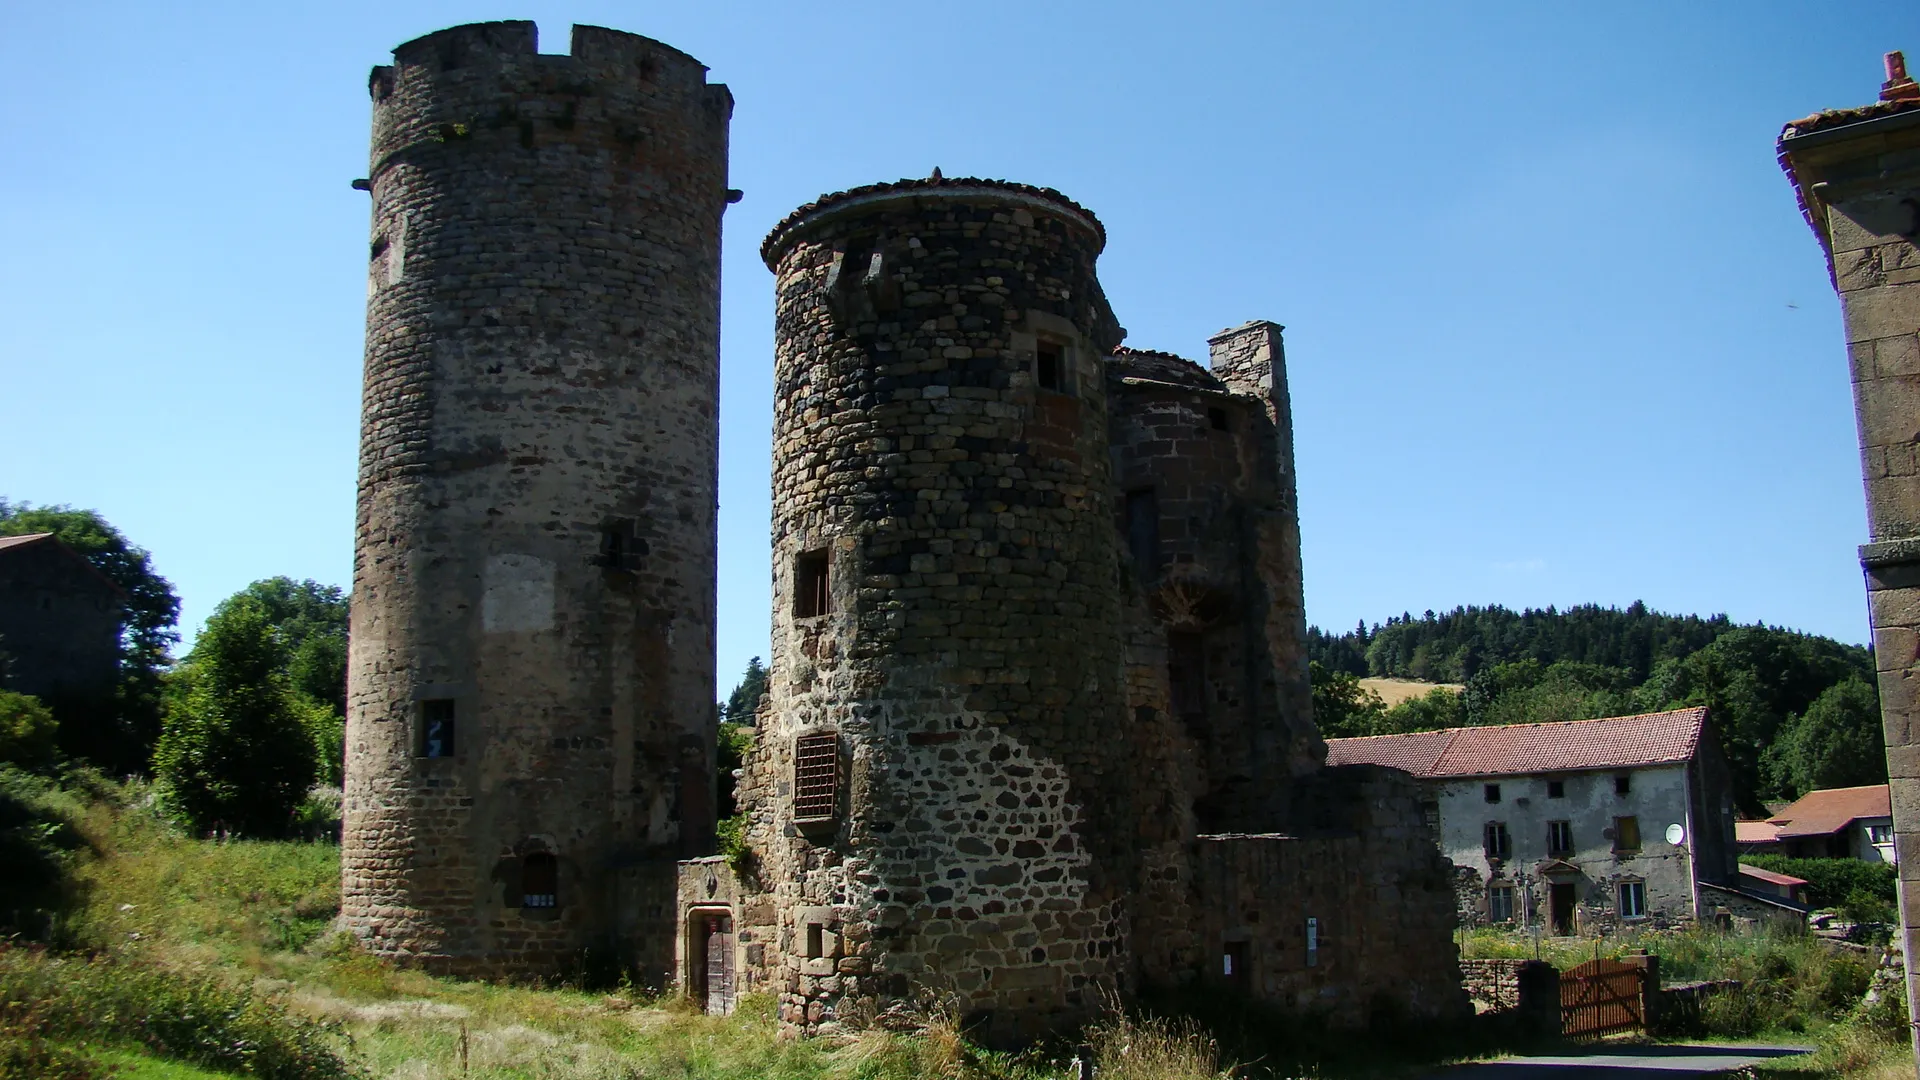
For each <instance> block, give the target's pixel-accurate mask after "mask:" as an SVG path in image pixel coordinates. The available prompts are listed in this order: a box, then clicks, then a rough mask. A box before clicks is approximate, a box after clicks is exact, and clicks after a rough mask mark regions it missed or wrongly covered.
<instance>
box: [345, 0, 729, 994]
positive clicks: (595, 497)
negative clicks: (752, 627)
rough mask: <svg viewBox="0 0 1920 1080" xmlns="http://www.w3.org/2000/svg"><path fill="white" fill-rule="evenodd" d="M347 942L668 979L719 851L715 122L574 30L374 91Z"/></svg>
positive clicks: (493, 42)
mask: <svg viewBox="0 0 1920 1080" xmlns="http://www.w3.org/2000/svg"><path fill="white" fill-rule="evenodd" d="M370 88H371V92H372V96H373V113H374V115H373V155H372V166H371V171H370V172H369V173H368V179H367V180H366V181H363V182H361V183H359V184H357V185H356V186H360V187H365V188H366V189H368V190H369V192H370V194H371V195H372V199H373V229H372V234H371V237H370V240H371V245H370V249H369V256H370V260H371V263H370V268H369V277H368V304H367V354H366V385H365V403H364V410H365V411H364V418H363V426H362V431H361V445H360V491H359V507H358V519H357V523H356V525H357V532H356V540H355V561H354V578H353V652H352V659H351V662H350V671H349V676H348V683H349V686H348V693H349V698H350V703H349V707H348V720H347V782H346V814H345V831H344V836H343V852H342V855H343V862H344V867H345V868H344V875H343V889H342V892H343V895H342V912H343V914H344V916H345V919H346V921H347V923H348V925H349V926H351V928H352V929H353V930H354V932H355V933H357V934H358V935H359V936H360V937H361V938H362V939H364V940H365V941H366V942H367V944H368V945H369V947H371V948H372V949H373V950H374V951H375V952H377V953H380V954H382V955H387V956H392V957H397V958H401V959H405V960H408V961H412V962H417V963H421V964H424V965H426V966H429V967H431V968H434V969H437V970H446V971H457V972H467V973H476V974H487V973H498V972H505V971H539V970H543V969H552V968H554V967H556V966H560V965H563V964H565V963H568V962H570V961H571V960H572V959H573V958H575V957H577V956H578V955H579V953H580V952H581V951H582V950H586V949H594V950H601V949H605V950H609V951H610V952H611V954H612V955H613V956H615V957H617V958H619V959H621V960H623V961H625V962H627V963H631V964H636V965H638V966H639V968H640V969H641V970H642V971H645V972H650V973H664V972H666V971H667V969H668V968H669V966H670V964H671V957H672V944H673V943H672V921H673V920H672V889H673V864H674V860H675V859H677V858H680V857H682V856H684V855H687V854H698V853H702V852H705V851H707V850H710V847H709V845H710V844H711V843H712V832H713V819H714V806H713V788H712V776H713V768H712V753H713V742H714V735H713V723H714V716H713V700H714V697H713V632H714V551H715V534H714V508H715V488H716V471H717V464H716V462H717V446H718V437H717V426H716V424H717V415H716V406H717V399H718V374H719V328H720V324H719V303H720V293H719V285H720V219H721V214H722V211H723V210H724V209H725V207H726V204H727V201H728V198H729V192H728V190H727V181H726V178H727V125H728V120H729V116H730V113H731V110H732V99H731V97H730V96H729V95H728V93H727V90H726V87H724V86H720V85H716V84H709V83H708V82H707V80H706V69H705V68H704V67H703V66H701V64H700V63H699V62H698V61H696V60H694V59H693V58H692V57H690V56H687V55H686V54H684V53H681V52H678V51H676V50H674V49H672V48H669V47H667V46H665V45H662V44H660V43H659V42H656V41H651V40H649V39H647V38H643V37H637V36H635V35H632V34H624V33H619V32H616V31H612V30H605V29H600V28H598V27H588V26H579V27H575V28H574V31H573V40H572V49H571V52H570V54H569V55H542V54H540V53H539V52H537V50H536V47H535V32H534V26H533V24H532V23H528V22H499V23H483V24H476V25H469V26H458V27H454V28H452V29H448V30H443V31H441V32H439V33H436V34H429V35H427V36H426V37H422V38H419V39H417V40H414V41H410V42H408V43H406V44H405V45H402V46H400V47H399V48H397V49H395V50H394V62H393V64H392V65H391V66H383V67H377V68H375V69H373V75H372V79H371V84H370Z"/></svg>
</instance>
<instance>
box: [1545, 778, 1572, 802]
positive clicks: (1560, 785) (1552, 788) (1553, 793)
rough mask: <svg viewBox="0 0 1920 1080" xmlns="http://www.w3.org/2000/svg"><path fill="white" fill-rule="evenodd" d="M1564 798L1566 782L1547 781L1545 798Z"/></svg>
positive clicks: (1565, 795)
mask: <svg viewBox="0 0 1920 1080" xmlns="http://www.w3.org/2000/svg"><path fill="white" fill-rule="evenodd" d="M1566 797H1567V782H1566V781H1565V780H1549V781H1547V798H1549V799H1564V798H1566Z"/></svg>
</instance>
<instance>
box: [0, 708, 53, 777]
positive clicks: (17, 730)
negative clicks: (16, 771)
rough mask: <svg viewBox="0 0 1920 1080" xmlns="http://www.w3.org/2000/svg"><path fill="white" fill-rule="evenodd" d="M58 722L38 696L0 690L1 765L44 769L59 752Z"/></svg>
mask: <svg viewBox="0 0 1920 1080" xmlns="http://www.w3.org/2000/svg"><path fill="white" fill-rule="evenodd" d="M59 736H60V725H59V724H58V723H56V722H55V721H54V719H53V710H51V709H49V708H47V707H46V706H45V705H42V704H40V699H39V698H35V697H29V696H27V695H26V694H16V693H14V692H13V691H11V690H0V764H3V765H18V766H20V767H21V768H23V769H43V768H46V767H47V766H49V765H51V764H53V761H54V758H55V757H57V756H58V754H59V750H58V747H59Z"/></svg>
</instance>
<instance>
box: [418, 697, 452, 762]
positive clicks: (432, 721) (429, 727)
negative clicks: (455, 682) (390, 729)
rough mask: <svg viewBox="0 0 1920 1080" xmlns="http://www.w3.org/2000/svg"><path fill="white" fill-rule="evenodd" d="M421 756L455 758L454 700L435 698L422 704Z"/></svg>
mask: <svg viewBox="0 0 1920 1080" xmlns="http://www.w3.org/2000/svg"><path fill="white" fill-rule="evenodd" d="M420 756H421V757H430V758H450V757H452V756H453V699H452V698H433V699H430V700H427V701H422V702H421V703H420Z"/></svg>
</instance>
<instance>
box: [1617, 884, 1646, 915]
mask: <svg viewBox="0 0 1920 1080" xmlns="http://www.w3.org/2000/svg"><path fill="white" fill-rule="evenodd" d="M1646 913H1647V884H1646V882H1644V881H1623V882H1621V883H1620V917H1621V918H1623V919H1638V918H1640V917H1642V916H1644V915H1646Z"/></svg>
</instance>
